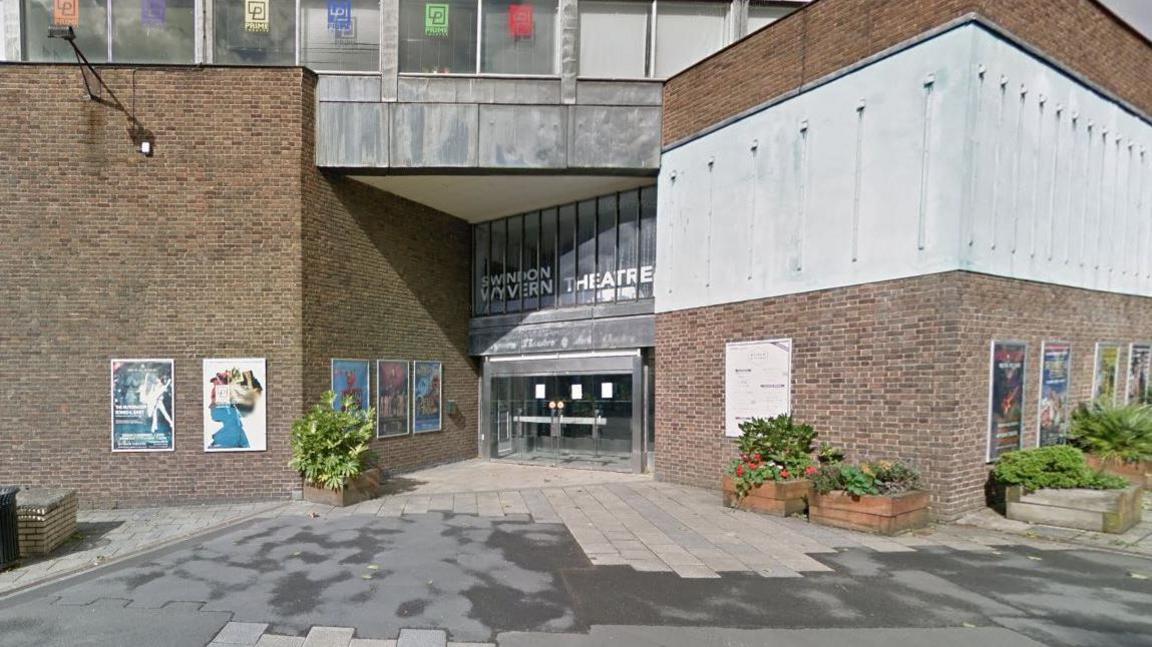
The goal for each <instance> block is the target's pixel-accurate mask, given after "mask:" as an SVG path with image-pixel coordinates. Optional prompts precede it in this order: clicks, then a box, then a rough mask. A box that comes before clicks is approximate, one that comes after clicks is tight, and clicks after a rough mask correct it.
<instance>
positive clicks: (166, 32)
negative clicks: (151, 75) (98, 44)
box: [109, 0, 196, 63]
mask: <svg viewBox="0 0 1152 647" xmlns="http://www.w3.org/2000/svg"><path fill="white" fill-rule="evenodd" d="M109 4H110V6H111V7H112V60H113V61H133V62H138V63H191V62H192V59H193V57H194V56H195V49H196V45H195V43H196V25H195V20H196V18H195V7H194V5H195V2H193V0H109Z"/></svg>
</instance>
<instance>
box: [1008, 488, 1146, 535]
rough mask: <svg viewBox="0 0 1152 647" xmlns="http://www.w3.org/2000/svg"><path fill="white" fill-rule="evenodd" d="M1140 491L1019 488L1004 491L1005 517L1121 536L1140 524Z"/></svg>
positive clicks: (1130, 489)
mask: <svg viewBox="0 0 1152 647" xmlns="http://www.w3.org/2000/svg"><path fill="white" fill-rule="evenodd" d="M1143 494H1144V491H1143V489H1142V488H1140V487H1139V486H1136V485H1132V486H1129V487H1127V488H1124V489H1123V490H1083V489H1067V490H1056V489H1044V490H1036V491H1035V492H1032V493H1031V494H1025V493H1024V488H1023V487H1021V486H1019V485H1014V486H1010V487H1008V488H1006V489H1005V491H1004V496H1005V499H1006V500H1007V504H1008V505H1007V514H1006V515H1005V516H1007V517H1008V518H1009V519H1013V520H1015V521H1027V522H1028V523H1039V524H1044V525H1046V526H1060V527H1062V528H1076V529H1079V530H1093V531H1096V532H1109V533H1122V532H1124V531H1126V530H1128V529H1129V528H1131V527H1132V526H1134V525H1136V524H1137V523H1139V522H1140V516H1141V513H1142V511H1143V510H1142V508H1143Z"/></svg>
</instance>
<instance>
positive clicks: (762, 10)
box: [748, 4, 793, 34]
mask: <svg viewBox="0 0 1152 647" xmlns="http://www.w3.org/2000/svg"><path fill="white" fill-rule="evenodd" d="M792 11H793V9H792V7H779V6H776V7H774V6H771V5H757V4H753V5H749V6H748V33H749V34H751V33H752V32H754V31H756V30H757V29H761V28H763V27H767V26H768V25H770V24H772V23H774V22H776V21H777V20H780V19H781V18H783V17H784V16H787V15H788V14H790V13H792Z"/></svg>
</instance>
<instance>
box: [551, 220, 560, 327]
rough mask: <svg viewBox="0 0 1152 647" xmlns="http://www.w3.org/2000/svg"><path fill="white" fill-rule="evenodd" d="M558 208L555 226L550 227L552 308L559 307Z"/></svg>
mask: <svg viewBox="0 0 1152 647" xmlns="http://www.w3.org/2000/svg"><path fill="white" fill-rule="evenodd" d="M560 286H561V279H560V207H556V226H554V227H552V307H553V308H559V307H560Z"/></svg>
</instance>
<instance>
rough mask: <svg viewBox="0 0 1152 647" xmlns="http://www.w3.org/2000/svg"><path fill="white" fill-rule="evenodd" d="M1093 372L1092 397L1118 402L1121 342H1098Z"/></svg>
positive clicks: (1112, 402) (1109, 402)
mask: <svg viewBox="0 0 1152 647" xmlns="http://www.w3.org/2000/svg"><path fill="white" fill-rule="evenodd" d="M1093 366H1094V367H1095V369H1094V370H1093V372H1092V399H1093V400H1103V401H1104V402H1107V403H1108V404H1115V403H1116V396H1117V392H1116V386H1117V385H1118V384H1119V383H1120V344H1116V343H1112V342H1103V341H1101V342H1096V360H1095V362H1094V364H1093Z"/></svg>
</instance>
